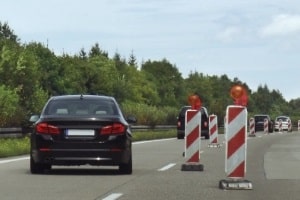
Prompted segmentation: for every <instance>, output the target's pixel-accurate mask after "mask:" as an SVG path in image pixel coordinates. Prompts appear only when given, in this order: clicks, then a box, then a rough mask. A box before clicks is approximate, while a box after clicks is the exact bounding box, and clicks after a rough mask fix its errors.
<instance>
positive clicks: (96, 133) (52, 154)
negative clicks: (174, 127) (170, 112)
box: [30, 95, 136, 174]
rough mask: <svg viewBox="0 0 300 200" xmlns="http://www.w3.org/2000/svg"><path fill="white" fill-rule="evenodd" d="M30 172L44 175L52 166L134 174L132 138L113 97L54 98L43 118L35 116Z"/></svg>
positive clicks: (50, 101)
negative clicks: (115, 168)
mask: <svg viewBox="0 0 300 200" xmlns="http://www.w3.org/2000/svg"><path fill="white" fill-rule="evenodd" d="M30 121H31V122H34V125H33V131H32V134H31V139H30V142H31V148H30V170H31V173H33V174H36V173H43V172H44V170H50V169H51V166H52V165H85V164H90V165H108V166H118V167H119V171H120V172H121V173H124V174H131V173H132V150H131V145H132V143H131V141H132V135H131V130H130V126H129V123H134V122H136V119H135V118H134V117H129V118H128V119H127V120H126V119H125V118H124V116H123V114H122V112H121V110H120V108H119V105H118V103H117V101H116V100H115V99H114V98H113V97H109V96H98V95H65V96H55V97H51V98H50V99H49V100H48V102H47V103H46V105H45V107H44V109H43V111H42V113H41V115H40V116H36V115H35V116H32V117H31V120H30Z"/></svg>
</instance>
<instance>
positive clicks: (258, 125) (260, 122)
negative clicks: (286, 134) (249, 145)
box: [254, 114, 274, 133]
mask: <svg viewBox="0 0 300 200" xmlns="http://www.w3.org/2000/svg"><path fill="white" fill-rule="evenodd" d="M265 119H267V120H268V131H269V133H273V131H274V122H273V120H272V119H271V117H270V116H269V115H267V114H258V115H254V122H255V124H254V129H255V132H258V131H264V122H265Z"/></svg>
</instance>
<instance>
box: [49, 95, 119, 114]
mask: <svg viewBox="0 0 300 200" xmlns="http://www.w3.org/2000/svg"><path fill="white" fill-rule="evenodd" d="M44 114H45V115H116V114H117V107H116V105H115V103H114V102H113V101H108V100H89V99H84V100H80V99H78V100H77V99H76V100H70V99H69V100H60V99H57V100H52V101H50V102H49V103H48V105H47V107H46V109H45V112H44Z"/></svg>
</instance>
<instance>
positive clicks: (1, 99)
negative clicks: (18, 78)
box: [0, 85, 20, 127]
mask: <svg viewBox="0 0 300 200" xmlns="http://www.w3.org/2000/svg"><path fill="white" fill-rule="evenodd" d="M18 103H19V96H18V95H17V92H16V90H15V89H14V90H12V89H10V88H8V87H7V86H4V85H0V110H1V112H0V127H5V126H9V125H11V126H13V125H20V124H18V121H17V120H15V119H18V116H19V114H18V112H17V111H18V108H19V106H18Z"/></svg>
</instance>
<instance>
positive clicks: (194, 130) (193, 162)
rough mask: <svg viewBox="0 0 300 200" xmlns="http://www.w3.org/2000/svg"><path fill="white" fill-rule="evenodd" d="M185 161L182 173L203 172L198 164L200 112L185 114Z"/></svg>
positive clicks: (190, 111)
mask: <svg viewBox="0 0 300 200" xmlns="http://www.w3.org/2000/svg"><path fill="white" fill-rule="evenodd" d="M185 116H186V117H185V153H184V156H185V159H186V163H185V164H183V165H182V167H181V170H182V171H203V165H201V164H199V162H200V146H201V111H199V110H187V111H186V114H185Z"/></svg>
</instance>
